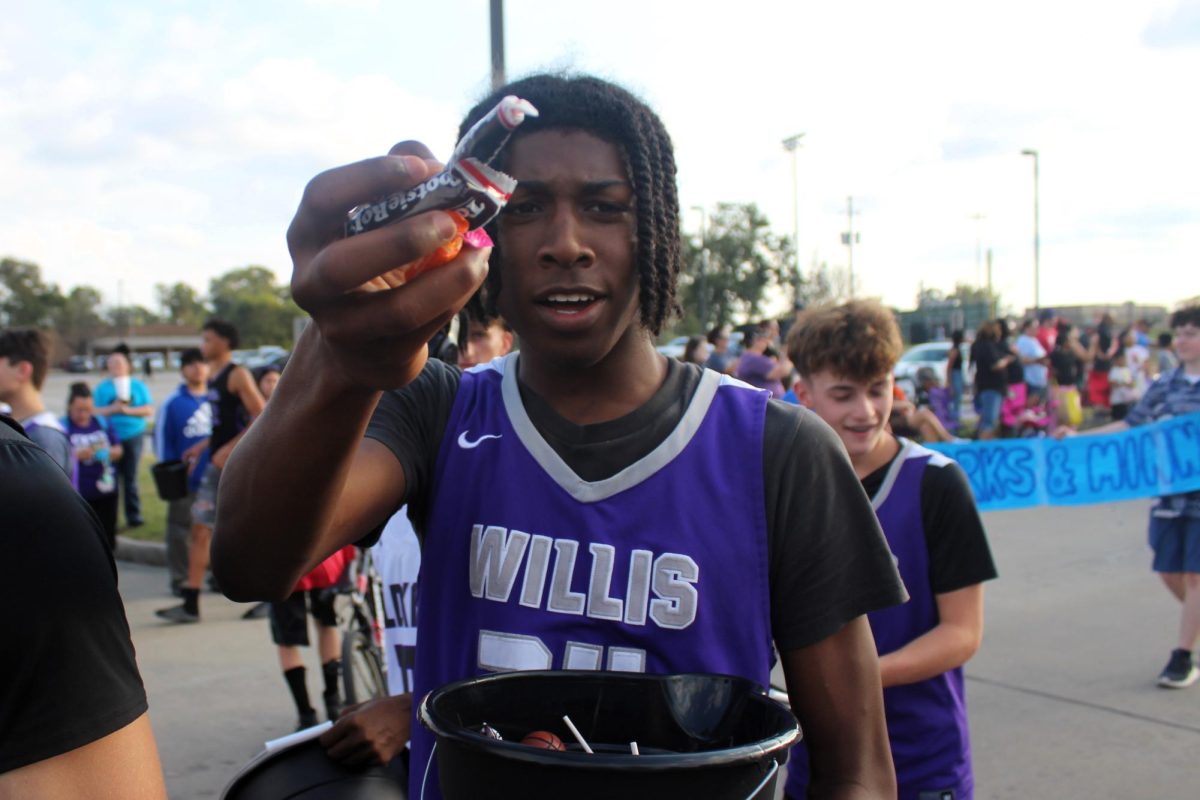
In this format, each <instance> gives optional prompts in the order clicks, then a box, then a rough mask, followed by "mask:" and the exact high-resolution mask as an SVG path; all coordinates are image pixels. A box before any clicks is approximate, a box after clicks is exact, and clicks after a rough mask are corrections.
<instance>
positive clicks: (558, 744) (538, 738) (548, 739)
mask: <svg viewBox="0 0 1200 800" xmlns="http://www.w3.org/2000/svg"><path fill="white" fill-rule="evenodd" d="M521 744H527V745H529V746H530V747H540V748H542V749H544V750H566V749H567V748H566V747H564V746H563V743H562V739H560V738H558V737H557V736H555V735H554V734H553V733H551V732H550V731H534V732H533V733H530V734H527V735H526V736H525V738H524V739H522V740H521Z"/></svg>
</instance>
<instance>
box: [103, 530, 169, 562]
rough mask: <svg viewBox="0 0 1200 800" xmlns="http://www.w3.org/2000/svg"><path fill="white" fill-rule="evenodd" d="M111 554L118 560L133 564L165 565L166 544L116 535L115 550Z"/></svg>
mask: <svg viewBox="0 0 1200 800" xmlns="http://www.w3.org/2000/svg"><path fill="white" fill-rule="evenodd" d="M113 555H114V556H115V557H116V559H117V560H118V561H131V562H133V563H134V564H146V565H148V566H151V567H165V566H166V565H167V545H166V544H165V543H163V542H144V541H142V540H140V539H130V538H129V537H128V536H120V535H118V536H117V551H116V553H114V554H113Z"/></svg>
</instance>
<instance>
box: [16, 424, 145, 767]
mask: <svg viewBox="0 0 1200 800" xmlns="http://www.w3.org/2000/svg"><path fill="white" fill-rule="evenodd" d="M11 425H12V423H11V422H9V421H8V420H4V421H2V422H0V509H2V511H0V517H2V518H3V523H2V524H0V564H3V565H5V567H7V568H6V569H5V575H4V580H3V581H0V607H3V608H4V609H5V610H6V611H5V613H4V614H0V642H3V647H2V648H0V732H2V733H0V773H4V772H8V771H10V770H14V769H17V768H19V767H23V766H26V765H28V764H32V763H35V762H37V761H42V760H44V759H47V758H51V757H53V756H57V755H61V754H63V753H66V752H69V751H71V750H74V749H76V748H78V747H82V746H83V745H86V744H90V743H91V742H94V741H96V740H98V739H101V738H103V737H105V736H107V735H109V734H111V733H114V732H116V731H118V730H120V729H121V728H124V727H125V726H126V725H128V724H130V723H131V722H133V721H134V720H136V719H137V718H138V717H140V716H141V715H142V714H144V713H145V712H146V692H145V689H144V688H143V687H142V679H141V676H140V675H139V674H138V669H137V663H136V661H135V659H134V650H133V642H132V640H131V639H130V636H129V624H128V623H127V622H126V620H125V609H124V607H123V606H122V604H121V596H120V594H118V592H117V571H116V566H115V565H114V563H113V560H112V555H111V554H110V553H109V550H108V546H107V544H106V543H105V539H104V533H103V530H102V528H101V526H100V521H99V520H98V519H97V517H96V515H95V513H94V512H93V511H92V510H91V508H90V507H89V506H88V505H87V503H86V502H85V501H84V500H83V499H82V498H81V497H80V496H79V495H78V494H77V493H76V492H75V491H74V490H73V489H72V488H71V484H70V481H69V479H68V478H67V477H66V476H65V475H64V474H63V472H62V470H61V469H59V467H58V465H57V464H55V463H54V462H53V461H52V460H51V459H50V458H49V457H48V456H47V455H46V454H45V453H44V452H43V451H42V450H41V449H40V448H38V447H37V446H36V445H34V444H33V443H31V442H30V441H29V440H28V439H26V438H24V437H23V436H19V435H17V434H14V433H13V429H12V427H11Z"/></svg>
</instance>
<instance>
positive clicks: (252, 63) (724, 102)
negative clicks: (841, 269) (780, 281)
mask: <svg viewBox="0 0 1200 800" xmlns="http://www.w3.org/2000/svg"><path fill="white" fill-rule="evenodd" d="M1195 7H1196V6H1195V5H1194V4H1190V5H1189V4H1179V3H1175V2H1152V3H1141V4H1129V3H1117V2H1104V3H1099V4H1092V5H1089V6H1087V7H1086V8H1083V7H1081V6H1079V5H1078V4H1075V3H1068V2H1034V0H1012V1H1011V2H1008V3H1005V4H1002V5H996V4H982V3H961V2H933V3H925V4H920V5H918V6H913V5H911V4H909V5H904V4H895V3H884V2H846V3H829V4H803V5H801V4H791V5H786V6H782V4H777V3H766V2H755V0H744V2H743V3H742V4H740V5H739V6H738V9H737V13H723V14H717V13H715V12H711V11H705V10H703V9H701V8H700V7H697V8H696V9H694V10H690V11H689V12H687V13H682V14H681V13H680V6H678V5H677V4H674V3H645V2H644V1H641V2H638V1H636V0H610V2H608V3H606V4H604V5H603V6H580V5H577V4H550V3H542V2H533V1H532V0H530V1H529V2H523V3H510V4H507V7H506V11H507V13H508V18H507V20H506V25H507V38H508V55H509V71H510V74H513V75H518V74H522V73H524V72H528V71H530V70H531V69H534V68H538V67H541V68H544V67H554V66H559V67H561V66H573V67H576V68H578V69H583V70H589V71H594V72H598V73H600V74H602V75H607V76H610V77H612V78H614V79H616V80H618V81H620V82H623V83H626V84H628V85H629V86H631V87H632V88H634V89H635V90H636V91H638V92H639V93H641V94H643V95H644V96H645V97H646V98H647V99H648V100H649V101H650V102H651V104H652V105H654V106H655V107H656V108H657V109H658V110H659V111H660V113H661V114H662V116H663V118H664V120H665V122H666V123H667V126H668V129H669V130H670V131H671V134H672V137H673V139H674V142H675V145H676V149H677V161H678V165H679V169H680V188H681V199H682V202H683V205H684V207H685V208H687V207H688V206H691V205H695V204H704V205H711V204H714V203H716V202H718V201H744V202H749V201H753V202H757V203H758V204H759V205H760V207H762V208H763V209H764V210H765V211H766V212H767V214H768V215H769V217H770V218H771V219H772V220H773V222H774V224H775V226H776V228H777V229H778V230H780V231H781V232H785V233H789V234H790V233H791V229H792V178H791V169H792V161H791V158H790V157H789V156H788V154H786V153H785V152H784V151H783V149H782V146H781V144H780V142H781V140H782V139H783V138H784V137H785V136H787V135H790V134H793V133H797V132H800V131H804V132H805V133H806V136H805V138H804V143H803V147H802V149H801V150H800V151H799V152H798V153H797V155H796V167H797V185H798V199H799V218H800V225H799V227H800V243H801V251H802V253H803V256H804V257H803V261H804V263H806V264H807V262H808V260H809V258H810V257H811V255H812V254H813V253H815V254H816V255H817V256H818V257H819V258H821V259H823V260H827V261H829V262H830V263H833V264H838V263H844V261H845V250H844V248H843V247H841V245H840V243H839V238H838V237H839V234H840V232H841V231H842V230H844V229H845V227H846V222H845V212H844V208H845V202H846V197H847V196H848V195H854V197H855V203H856V206H857V207H858V208H859V209H860V210H861V213H860V215H859V216H858V218H857V219H856V223H855V226H856V228H858V229H859V230H860V231H861V234H862V243H861V246H860V247H859V248H858V249H857V250H856V252H855V262H856V269H858V270H859V272H860V275H861V276H862V277H863V280H864V284H865V285H866V288H867V290H868V291H869V292H870V293H871V294H878V295H882V296H884V298H885V299H887V300H888V301H889V302H893V303H896V304H905V303H907V302H909V301H910V300H911V298H912V297H913V295H914V294H915V292H916V288H917V284H918V282H919V281H925V282H926V283H927V284H931V285H937V286H942V287H943V288H949V286H950V285H952V284H953V283H954V282H955V281H959V280H966V281H972V282H973V281H974V280H975V279H976V271H977V270H976V256H975V253H976V231H977V229H980V230H982V232H983V236H982V239H983V245H984V247H990V248H991V249H992V250H993V253H994V259H995V267H996V280H997V284H998V285H999V286H1000V287H1001V289H1002V290H1003V291H1004V292H1005V294H1006V296H1007V297H1008V298H1009V299H1010V300H1011V301H1012V302H1013V303H1014V304H1015V305H1017V306H1023V305H1025V304H1026V303H1028V302H1030V301H1031V299H1032V294H1033V293H1032V241H1031V240H1032V176H1031V164H1030V162H1029V159H1027V158H1022V157H1021V156H1020V155H1019V152H1020V150H1021V149H1022V148H1027V147H1033V148H1036V149H1038V150H1039V152H1040V154H1041V170H1042V172H1041V206H1042V207H1041V212H1042V215H1041V221H1042V237H1043V238H1042V265H1043V291H1042V295H1043V300H1044V301H1045V302H1052V303H1055V304H1062V303H1068V302H1072V301H1073V300H1074V299H1075V298H1078V299H1080V300H1081V301H1084V300H1087V301H1091V300H1099V299H1113V300H1121V299H1126V298H1133V299H1137V300H1139V301H1158V302H1169V301H1170V300H1171V299H1172V298H1174V297H1175V296H1176V295H1177V294H1179V293H1180V291H1181V288H1180V286H1179V278H1178V275H1179V274H1180V271H1182V270H1193V271H1194V269H1195V263H1196V260H1197V257H1198V256H1200V242H1198V241H1197V234H1196V233H1195V231H1196V230H1197V226H1196V224H1195V218H1194V216H1189V214H1188V212H1189V210H1191V209H1194V208H1195V203H1194V200H1193V195H1194V187H1195V186H1196V185H1197V184H1200V159H1196V158H1195V157H1194V155H1193V151H1194V147H1195V144H1194V143H1195V141H1197V139H1198V138H1200V122H1198V120H1197V119H1196V115H1195V114H1194V112H1193V109H1192V106H1193V105H1194V104H1193V103H1191V102H1190V101H1189V100H1188V99H1187V98H1188V97H1190V96H1191V92H1190V86H1189V85H1188V84H1187V83H1186V81H1189V80H1190V76H1192V75H1194V74H1196V73H1197V71H1198V70H1200V48H1196V47H1194V46H1191V44H1189V43H1191V42H1192V40H1191V39H1189V38H1188V36H1190V35H1191V34H1190V33H1188V31H1192V30H1193V28H1192V27H1188V26H1189V25H1191V21H1194V18H1195V15H1194V13H1193V11H1194V9H1195ZM178 9H179V7H178V6H175V7H172V10H170V11H166V12H163V11H160V10H159V9H158V8H157V7H153V6H137V5H131V6H124V5H117V6H114V7H113V8H111V9H109V8H108V7H107V6H104V7H103V8H102V7H99V6H96V5H95V4H82V3H74V2H66V3H65V4H54V3H50V4H49V5H45V6H43V5H39V6H26V7H22V8H21V9H19V10H18V11H17V12H16V13H15V14H13V15H12V19H6V33H8V34H9V35H8V37H6V41H5V43H4V44H3V45H0V171H2V172H3V174H4V175H5V181H4V184H3V185H0V251H3V252H5V253H12V254H13V255H16V256H19V257H24V258H31V259H33V260H36V261H39V263H41V264H42V265H43V268H44V269H45V270H46V271H47V273H48V274H53V275H55V276H59V277H57V278H55V279H56V280H59V281H60V282H62V283H65V284H72V283H76V282H79V283H85V282H87V283H99V282H103V283H112V281H113V276H119V277H120V279H122V280H126V283H127V284H128V286H127V292H128V293H129V294H130V295H131V296H134V297H137V296H139V293H141V294H140V296H141V298H142V299H141V300H139V301H140V302H146V303H148V302H149V301H150V299H151V287H152V285H153V283H154V282H157V281H160V280H165V281H170V280H178V279H185V280H189V281H191V282H192V283H194V284H195V285H196V286H197V287H199V288H204V286H205V285H206V283H207V280H208V279H209V278H210V277H212V276H213V275H215V274H217V273H219V272H222V271H224V270H226V269H229V268H231V267H233V266H237V265H240V264H245V263H263V264H266V265H267V266H270V267H271V268H273V269H275V270H276V271H277V272H279V273H281V276H282V273H283V272H285V271H286V270H287V269H288V262H287V253H286V250H285V248H284V244H283V230H284V228H285V227H286V225H287V221H288V218H289V217H290V215H291V213H292V210H293V209H294V205H295V203H296V201H297V199H298V196H299V193H300V191H301V189H302V188H303V186H304V184H305V182H306V181H307V180H308V179H309V178H310V177H311V176H312V175H313V174H315V173H316V172H317V171H319V170H321V169H324V168H328V167H330V166H333V165H336V164H339V163H345V162H348V161H352V160H357V159H360V158H364V157H367V156H370V155H374V154H378V153H381V152H383V151H385V150H386V148H387V147H388V146H390V145H391V144H392V143H393V142H395V141H397V140H400V139H405V138H418V139H423V140H425V141H426V142H427V143H428V144H429V145H430V146H431V147H432V148H433V149H434V150H435V152H441V153H444V152H446V151H448V150H449V148H450V146H451V144H452V141H453V138H454V132H455V128H456V125H457V122H458V117H459V115H460V113H461V112H462V111H463V110H465V108H466V107H467V106H468V105H469V103H470V100H471V99H472V98H474V97H476V96H478V94H479V93H480V91H481V90H483V89H484V88H485V79H486V74H487V67H488V61H487V25H486V6H485V4H482V3H478V2H473V1H467V0H447V4H445V7H440V8H438V9H436V10H435V9H432V8H425V7H420V8H415V7H414V8H409V7H400V6H398V5H396V4H382V3H377V2H374V0H340V1H339V0H307V2H305V3H302V4H286V5H284V4H282V3H280V4H264V5H263V6H259V5H254V6H244V5H237V4H232V3H226V2H220V1H219V0H217V1H216V2H214V3H212V4H209V5H207V6H206V7H205V9H204V12H203V13H200V12H199V11H195V10H190V9H189V10H188V11H186V12H180V11H179V10H178ZM435 12H436V13H435ZM439 18H444V19H449V20H453V21H454V22H453V28H452V30H450V31H449V32H447V29H446V28H445V27H442V28H438V27H437V24H438V23H437V22H436V20H437V19H439ZM633 19H636V20H637V24H636V25H635V24H631V22H630V20H633ZM118 23H119V24H118ZM333 25H335V26H336V29H332V28H331V26H333ZM1171 26H1175V27H1174V29H1172V28H1171ZM1170 30H1177V31H1179V32H1180V33H1179V34H1178V35H1175V34H1172V36H1167V35H1166V33H1164V31H1167V32H1170ZM1183 34H1187V35H1183ZM1147 42H1148V43H1149V45H1150V46H1147ZM975 213H982V214H985V215H986V217H987V219H986V221H985V222H984V223H982V225H981V226H979V227H978V228H977V225H976V223H975V222H973V221H972V220H971V215H972V214H975ZM695 217H696V215H695V214H694V213H690V212H688V214H687V215H686V216H685V226H686V227H688V228H691V229H694V228H695V227H696V224H697V221H696V219H695ZM76 248H78V249H76ZM81 264H86V265H87V267H86V268H83V267H80V266H78V265H81ZM1135 275H1136V279H1135V278H1134V276H1135ZM147 276H153V279H151V278H150V277H147ZM1184 293H1187V291H1184ZM1192 293H1194V292H1192Z"/></svg>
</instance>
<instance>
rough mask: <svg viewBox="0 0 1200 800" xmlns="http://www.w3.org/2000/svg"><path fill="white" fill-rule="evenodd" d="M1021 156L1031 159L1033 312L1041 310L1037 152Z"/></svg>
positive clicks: (1025, 151)
mask: <svg viewBox="0 0 1200 800" xmlns="http://www.w3.org/2000/svg"><path fill="white" fill-rule="evenodd" d="M1021 155H1023V156H1032V157H1033V310H1034V312H1035V313H1036V312H1038V311H1041V310H1042V279H1041V264H1040V263H1039V258H1040V255H1041V252H1040V251H1041V236H1040V232H1039V231H1038V151H1037V150H1022V151H1021Z"/></svg>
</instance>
